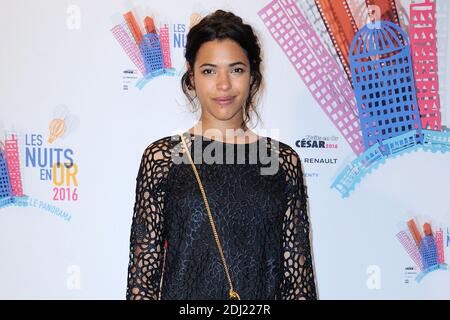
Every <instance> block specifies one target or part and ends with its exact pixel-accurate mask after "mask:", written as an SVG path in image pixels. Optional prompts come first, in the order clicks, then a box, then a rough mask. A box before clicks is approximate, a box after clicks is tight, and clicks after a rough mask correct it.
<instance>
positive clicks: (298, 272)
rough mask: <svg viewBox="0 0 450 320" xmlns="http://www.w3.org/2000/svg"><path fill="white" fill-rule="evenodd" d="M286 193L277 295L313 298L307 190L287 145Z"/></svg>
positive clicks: (285, 297) (314, 297) (295, 157)
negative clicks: (280, 279)
mask: <svg viewBox="0 0 450 320" xmlns="http://www.w3.org/2000/svg"><path fill="white" fill-rule="evenodd" d="M286 162H287V163H286V164H285V168H287V175H288V180H289V181H288V183H289V188H290V192H289V197H288V208H287V210H286V212H285V215H284V220H283V276H282V281H281V288H280V289H281V294H280V298H281V299H283V300H298V299H317V296H316V286H315V280H314V268H313V261H312V254H311V246H310V238H309V237H310V232H309V220H308V213H307V198H308V194H307V190H306V186H305V185H304V182H303V172H302V169H301V162H300V158H299V157H298V155H297V153H296V152H295V151H294V150H292V149H291V152H290V154H289V156H288V159H287V160H286Z"/></svg>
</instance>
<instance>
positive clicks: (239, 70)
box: [232, 68, 245, 73]
mask: <svg viewBox="0 0 450 320" xmlns="http://www.w3.org/2000/svg"><path fill="white" fill-rule="evenodd" d="M244 71H245V70H244V69H243V68H234V69H233V70H232V72H233V73H243V72H244Z"/></svg>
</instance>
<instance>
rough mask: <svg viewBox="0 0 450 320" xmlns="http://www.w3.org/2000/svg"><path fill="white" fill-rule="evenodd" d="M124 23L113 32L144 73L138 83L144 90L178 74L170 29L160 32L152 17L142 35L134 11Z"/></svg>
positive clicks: (147, 19)
mask: <svg viewBox="0 0 450 320" xmlns="http://www.w3.org/2000/svg"><path fill="white" fill-rule="evenodd" d="M123 18H124V21H123V22H122V23H120V24H118V25H116V26H114V27H113V28H112V29H111V32H112V34H113V35H114V37H115V38H116V40H117V41H118V42H119V44H120V45H121V47H122V49H123V50H124V51H125V53H126V54H127V55H128V57H129V58H130V60H131V61H132V62H133V63H134V65H135V66H136V68H137V69H138V70H139V72H140V73H141V74H142V76H143V78H142V79H141V80H140V81H139V82H138V83H137V85H136V86H137V87H138V88H139V89H142V88H143V87H144V86H145V85H146V84H147V83H148V81H150V80H151V79H153V78H155V77H158V76H161V75H166V76H173V75H175V69H174V68H173V67H172V62H171V55H170V40H169V27H168V26H167V25H163V26H161V27H160V28H159V33H158V31H157V29H156V27H155V23H154V20H153V18H152V17H149V16H147V17H145V19H144V21H143V23H144V30H145V34H144V33H143V32H142V29H141V27H140V26H139V23H138V22H137V20H136V18H135V17H134V14H133V12H132V11H128V12H127V13H125V14H124V15H123Z"/></svg>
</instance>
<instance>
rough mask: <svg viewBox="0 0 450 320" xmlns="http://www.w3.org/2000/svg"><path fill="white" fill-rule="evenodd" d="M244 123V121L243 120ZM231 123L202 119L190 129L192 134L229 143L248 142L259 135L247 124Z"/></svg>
mask: <svg viewBox="0 0 450 320" xmlns="http://www.w3.org/2000/svg"><path fill="white" fill-rule="evenodd" d="M241 123H242V122H241ZM241 123H239V125H237V124H230V123H214V124H213V123H209V122H205V121H203V120H202V119H200V120H199V121H198V122H197V124H196V125H195V126H194V127H192V128H191V129H189V132H190V133H191V134H195V135H201V136H204V137H206V138H208V139H213V140H219V141H222V142H229V143H248V142H252V141H254V140H256V139H258V138H259V137H258V136H257V135H256V134H255V133H253V132H252V131H251V130H250V129H248V128H247V127H246V126H245V127H244V128H241V127H240V124H241Z"/></svg>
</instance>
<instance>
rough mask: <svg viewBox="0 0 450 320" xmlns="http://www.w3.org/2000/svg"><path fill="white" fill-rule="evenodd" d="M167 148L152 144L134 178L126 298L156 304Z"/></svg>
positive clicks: (161, 250)
mask: <svg viewBox="0 0 450 320" xmlns="http://www.w3.org/2000/svg"><path fill="white" fill-rule="evenodd" d="M167 158H168V150H167V148H163V147H162V145H161V144H155V143H154V144H151V145H150V146H149V147H147V149H146V150H145V152H144V155H143V156H142V160H141V164H140V168H139V172H138V175H137V178H136V199H135V205H134V214H133V219H132V224H131V236H130V255H129V259H130V260H129V265H128V284H127V292H126V298H127V299H129V300H131V299H132V300H138V299H150V300H157V299H158V298H159V297H158V296H159V291H160V281H161V275H162V268H163V263H162V262H163V253H164V240H163V234H164V228H163V226H164V215H163V209H164V183H165V179H166V175H167V171H168V170H167V169H168V165H167V161H166V160H165V159H167Z"/></svg>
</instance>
